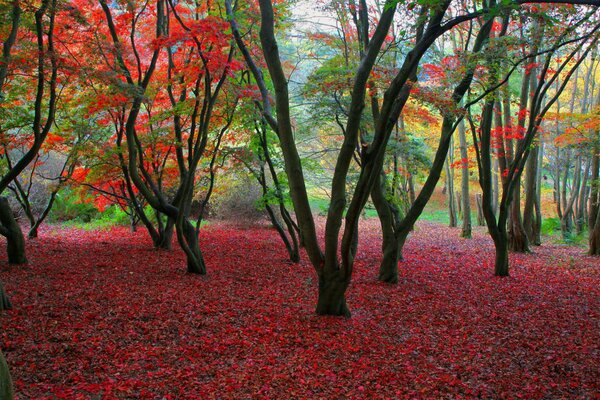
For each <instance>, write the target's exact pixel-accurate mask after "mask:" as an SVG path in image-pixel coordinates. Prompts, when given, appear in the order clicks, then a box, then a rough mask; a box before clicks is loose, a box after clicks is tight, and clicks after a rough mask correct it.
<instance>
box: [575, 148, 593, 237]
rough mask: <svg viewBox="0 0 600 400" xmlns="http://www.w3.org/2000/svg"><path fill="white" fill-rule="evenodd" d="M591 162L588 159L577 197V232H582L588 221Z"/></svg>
mask: <svg viewBox="0 0 600 400" xmlns="http://www.w3.org/2000/svg"><path fill="white" fill-rule="evenodd" d="M590 168H591V162H590V160H589V159H588V160H587V162H586V164H585V170H584V173H583V179H582V182H581V188H580V190H579V198H578V199H577V210H576V212H575V215H576V217H575V228H576V229H577V234H581V233H582V232H583V229H584V228H585V221H586V206H585V205H586V202H587V198H588V196H589V189H588V178H589V175H590Z"/></svg>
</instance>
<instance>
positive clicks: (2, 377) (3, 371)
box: [0, 351, 14, 400]
mask: <svg viewBox="0 0 600 400" xmlns="http://www.w3.org/2000/svg"><path fill="white" fill-rule="evenodd" d="M13 398H14V393H13V386H12V379H11V378H10V371H9V370H8V364H6V360H5V359H4V354H2V352H1V351H0V399H2V400H12V399H13Z"/></svg>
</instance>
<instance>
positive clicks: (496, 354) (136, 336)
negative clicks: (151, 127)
mask: <svg viewBox="0 0 600 400" xmlns="http://www.w3.org/2000/svg"><path fill="white" fill-rule="evenodd" d="M365 225H366V226H365V228H367V229H363V231H365V234H364V236H363V239H364V240H361V246H360V248H359V252H358V254H357V274H356V277H355V279H354V281H353V283H352V286H351V288H350V290H349V297H348V301H349V304H350V307H351V309H352V311H353V317H352V319H350V320H345V319H340V318H324V317H318V316H316V315H314V313H313V309H314V305H315V298H316V285H317V283H316V279H315V276H314V272H313V271H312V269H311V268H310V267H309V265H308V264H307V263H303V264H301V265H293V264H289V263H287V262H286V261H285V260H286V254H285V252H284V251H283V250H282V249H281V248H280V247H277V246H275V245H274V244H273V243H277V238H276V236H277V235H276V233H275V232H273V231H272V230H270V229H260V228H253V229H248V230H241V229H234V228H226V227H213V226H209V228H208V229H206V230H203V232H204V233H203V234H202V238H201V242H202V245H203V248H204V250H205V256H206V259H207V261H208V263H209V266H210V270H209V275H208V276H206V277H200V276H192V275H187V274H185V273H184V272H182V271H183V270H184V268H181V266H182V264H183V263H184V258H183V255H182V253H181V251H173V252H166V251H155V250H152V248H151V245H150V243H149V241H148V239H147V238H146V235H145V234H144V233H142V232H140V233H139V234H131V233H129V232H127V231H126V230H125V229H115V230H113V231H111V232H108V231H100V232H86V231H79V230H74V229H69V230H58V229H56V230H51V231H46V232H44V233H43V235H44V236H45V239H44V240H39V241H32V242H29V244H28V258H29V259H30V260H31V263H30V264H29V265H27V266H19V267H11V268H8V267H7V266H6V260H5V259H2V261H1V263H2V272H1V273H0V278H1V279H2V281H3V282H4V283H5V286H6V288H7V290H8V291H9V293H10V295H11V299H12V300H13V303H14V306H15V310H13V311H10V312H7V313H5V314H4V315H3V316H2V317H0V321H1V322H2V327H3V330H2V332H1V334H0V344H1V347H2V350H3V351H4V352H5V354H6V357H7V359H8V362H9V364H10V366H11V368H12V373H13V377H14V379H15V385H16V390H17V393H18V398H19V399H29V398H35V399H78V398H81V399H83V398H102V399H116V398H140V399H158V398H164V399H175V398H177V399H192V398H215V397H218V398H365V399H372V398H477V397H479V398H520V397H523V398H529V399H536V398H593V397H594V395H595V394H596V393H598V390H600V385H599V382H600V379H598V378H599V376H598V354H599V351H598V350H599V345H598V344H599V343H600V332H599V331H598V324H599V322H600V311H599V310H600V304H599V299H600V289H599V287H600V286H599V285H598V284H599V275H598V271H599V262H598V260H597V259H595V258H591V257H587V256H583V255H582V253H583V251H582V249H580V248H574V247H565V246H553V245H544V246H543V247H541V248H539V249H536V254H534V255H513V256H512V266H513V267H512V270H511V274H512V276H511V277H510V278H496V277H493V276H492V270H493V267H492V262H493V261H492V257H491V256H492V254H493V251H492V245H491V242H490V240H489V239H488V238H487V236H486V235H485V233H484V231H483V229H478V230H476V234H475V238H474V239H472V240H464V239H459V238H458V231H456V230H451V229H449V228H445V227H441V226H438V225H432V224H425V223H422V224H420V225H419V226H418V227H417V230H416V231H415V232H414V234H413V235H412V236H411V238H410V239H409V242H408V244H407V248H406V251H405V256H406V260H405V261H404V262H402V263H401V265H400V274H401V276H400V283H399V284H398V285H397V286H391V285H387V284H380V283H377V282H376V281H375V276H376V273H377V271H376V270H377V265H376V263H377V260H378V259H379V254H378V253H379V251H378V250H379V247H380V246H379V238H378V235H379V233H378V230H377V228H376V227H377V221H376V220H371V221H369V222H367V223H366V224H365ZM367 230H368V231H369V232H366V231H367ZM2 257H4V256H2Z"/></svg>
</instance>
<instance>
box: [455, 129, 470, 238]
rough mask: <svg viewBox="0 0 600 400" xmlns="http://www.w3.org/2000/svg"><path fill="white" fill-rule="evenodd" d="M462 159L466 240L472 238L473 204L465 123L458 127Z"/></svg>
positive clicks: (463, 219) (463, 229) (463, 221)
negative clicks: (470, 192) (470, 190)
mask: <svg viewBox="0 0 600 400" xmlns="http://www.w3.org/2000/svg"><path fill="white" fill-rule="evenodd" d="M458 138H459V141H460V158H461V201H462V232H461V236H462V237H464V238H471V230H472V228H471V202H470V196H469V153H468V152H467V135H466V132H465V123H464V121H461V122H460V124H459V125H458Z"/></svg>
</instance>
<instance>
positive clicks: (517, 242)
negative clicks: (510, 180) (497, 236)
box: [508, 182, 529, 253]
mask: <svg viewBox="0 0 600 400" xmlns="http://www.w3.org/2000/svg"><path fill="white" fill-rule="evenodd" d="M508 223H509V229H508V248H509V249H510V250H511V251H514V252H517V253H527V252H529V241H528V240H527V234H526V233H525V229H524V228H523V219H522V217H521V185H520V183H519V182H517V183H516V184H515V186H514V192H513V199H512V202H511V204H510V219H509V222H508Z"/></svg>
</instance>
